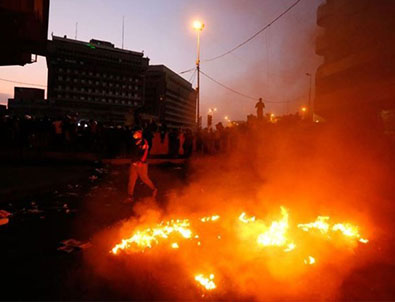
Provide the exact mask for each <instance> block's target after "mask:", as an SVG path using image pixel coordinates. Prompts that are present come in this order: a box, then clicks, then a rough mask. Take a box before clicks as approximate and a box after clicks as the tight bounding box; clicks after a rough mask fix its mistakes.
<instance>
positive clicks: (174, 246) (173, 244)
mask: <svg viewBox="0 0 395 302" xmlns="http://www.w3.org/2000/svg"><path fill="white" fill-rule="evenodd" d="M171 247H172V248H173V249H178V248H179V247H180V246H179V245H178V243H177V242H173V243H172V244H171Z"/></svg>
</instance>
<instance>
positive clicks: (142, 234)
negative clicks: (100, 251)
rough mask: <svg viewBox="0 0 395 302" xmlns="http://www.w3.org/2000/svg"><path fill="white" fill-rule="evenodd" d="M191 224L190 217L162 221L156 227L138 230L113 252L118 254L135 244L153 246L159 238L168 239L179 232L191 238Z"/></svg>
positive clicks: (142, 246) (144, 246)
mask: <svg viewBox="0 0 395 302" xmlns="http://www.w3.org/2000/svg"><path fill="white" fill-rule="evenodd" d="M189 227H190V224H189V220H188V219H184V220H180V219H177V220H171V221H168V222H166V223H161V224H159V225H157V226H156V227H155V228H147V229H145V230H143V231H137V232H136V233H135V234H134V235H133V236H131V237H130V238H129V239H123V240H122V242H121V243H120V244H117V245H116V246H115V247H114V248H113V249H112V253H113V254H117V252H118V250H119V249H121V250H124V249H128V248H131V247H132V246H133V244H134V245H135V246H136V247H139V248H141V249H143V250H144V249H145V248H151V247H152V245H153V244H158V243H159V239H160V238H162V239H167V238H168V237H169V235H170V234H172V233H178V234H179V235H181V236H182V237H184V238H191V236H192V231H191V230H190V229H189Z"/></svg>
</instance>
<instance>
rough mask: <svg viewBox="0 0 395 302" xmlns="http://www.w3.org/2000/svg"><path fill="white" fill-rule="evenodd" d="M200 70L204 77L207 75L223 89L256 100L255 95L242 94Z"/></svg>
mask: <svg viewBox="0 0 395 302" xmlns="http://www.w3.org/2000/svg"><path fill="white" fill-rule="evenodd" d="M200 72H201V73H202V74H203V75H204V76H205V77H207V78H208V79H210V80H211V81H213V82H214V83H216V84H218V85H220V86H222V87H223V88H225V89H228V90H230V91H232V92H233V93H236V94H238V95H240V96H243V97H245V98H247V99H251V100H257V99H258V98H257V97H253V96H250V95H246V94H244V93H242V92H239V91H236V90H234V89H233V88H230V87H228V86H225V85H224V84H222V83H220V82H218V81H217V80H215V79H213V78H212V77H210V76H209V75H208V74H206V73H204V72H203V71H202V70H200Z"/></svg>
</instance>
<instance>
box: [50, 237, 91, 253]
mask: <svg viewBox="0 0 395 302" xmlns="http://www.w3.org/2000/svg"><path fill="white" fill-rule="evenodd" d="M60 244H61V246H60V247H58V248H57V250H58V251H62V252H66V253H68V254H70V253H72V252H74V251H78V250H85V249H88V248H90V247H91V246H92V244H91V243H90V242H81V241H79V240H76V239H74V238H70V239H66V240H63V241H61V242H60Z"/></svg>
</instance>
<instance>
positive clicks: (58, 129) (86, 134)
mask: <svg viewBox="0 0 395 302" xmlns="http://www.w3.org/2000/svg"><path fill="white" fill-rule="evenodd" d="M133 128H134V126H133V127H131V126H123V125H118V126H114V125H106V124H103V123H100V122H96V121H93V120H76V119H75V118H72V117H70V116H65V117H62V118H60V117H59V118H46V117H40V118H36V117H34V116H27V115H26V116H9V115H3V116H0V139H1V141H2V144H1V146H0V152H3V153H4V152H22V153H23V152H26V151H37V152H46V151H48V152H89V153H95V154H99V155H101V156H103V157H112V158H114V157H127V156H128V154H129V153H130V150H131V146H132V143H133V142H132V131H133ZM141 128H142V129H143V136H144V138H145V139H146V140H147V141H148V143H149V146H150V154H151V155H152V156H161V155H163V156H170V157H189V156H191V155H192V153H194V152H200V153H207V154H214V153H216V152H219V151H224V150H226V149H227V148H228V145H229V132H230V128H225V127H224V126H223V125H222V124H221V123H219V124H217V126H216V128H215V129H208V128H205V129H203V130H200V131H197V132H196V131H194V132H193V131H192V129H187V128H169V127H167V126H166V125H165V124H157V123H155V122H143V123H142V124H141Z"/></svg>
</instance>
